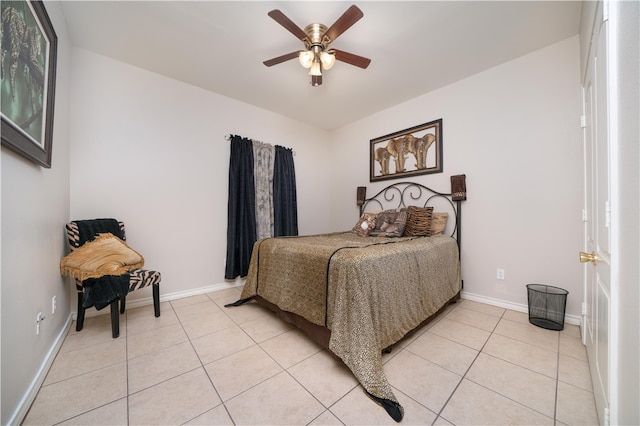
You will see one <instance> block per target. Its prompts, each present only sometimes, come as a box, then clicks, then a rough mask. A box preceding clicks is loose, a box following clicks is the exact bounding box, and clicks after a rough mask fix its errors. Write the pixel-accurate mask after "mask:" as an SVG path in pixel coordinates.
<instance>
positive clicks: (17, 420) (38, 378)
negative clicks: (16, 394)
mask: <svg viewBox="0 0 640 426" xmlns="http://www.w3.org/2000/svg"><path fill="white" fill-rule="evenodd" d="M71 322H72V318H71V314H70V315H69V317H67V322H66V323H65V325H64V327H62V330H61V331H60V333H58V335H57V336H56V339H55V340H54V342H53V345H51V348H50V349H49V352H47V355H46V356H45V357H44V360H43V361H42V364H41V365H40V368H39V369H38V372H37V373H36V375H35V377H34V378H33V380H31V383H30V384H29V387H28V388H27V391H26V392H25V394H24V395H23V396H22V399H21V400H20V402H19V403H18V406H17V407H16V411H15V412H14V413H13V415H12V416H11V417H10V418H9V421H8V422H7V424H8V425H19V424H22V422H23V421H24V418H25V416H26V415H27V412H28V411H29V408H30V407H31V404H33V401H34V400H35V399H36V395H38V391H39V390H40V387H41V386H42V383H44V379H45V378H46V377H47V374H48V373H49V369H50V368H51V365H52V364H53V361H54V360H55V359H56V355H58V352H59V351H60V347H61V346H62V344H63V343H64V339H65V338H66V337H67V333H68V332H69V328H70V327H71Z"/></svg>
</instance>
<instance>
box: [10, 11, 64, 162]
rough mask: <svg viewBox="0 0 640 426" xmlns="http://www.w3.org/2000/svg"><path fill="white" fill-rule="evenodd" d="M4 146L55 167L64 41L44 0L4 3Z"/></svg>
mask: <svg viewBox="0 0 640 426" xmlns="http://www.w3.org/2000/svg"><path fill="white" fill-rule="evenodd" d="M1 16H2V79H1V80H0V90H1V91H2V95H1V96H0V98H1V99H2V101H1V103H2V109H1V110H2V111H1V112H2V114H1V116H2V117H1V118H2V145H3V146H6V147H8V148H10V149H12V150H14V151H16V152H17V153H19V154H20V155H22V156H24V157H25V158H27V159H29V160H31V161H33V162H35V163H37V164H40V165H41V166H43V167H47V168H50V167H51V149H52V138H53V134H52V133H53V107H54V99H55V84H56V59H57V47H58V37H57V36H56V33H55V31H54V30H53V25H52V24H51V20H50V19H49V15H48V14H47V11H46V9H45V7H44V5H43V4H42V2H41V1H26V0H16V1H3V2H2V15H1Z"/></svg>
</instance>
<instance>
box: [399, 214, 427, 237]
mask: <svg viewBox="0 0 640 426" xmlns="http://www.w3.org/2000/svg"><path fill="white" fill-rule="evenodd" d="M407 213H408V215H409V217H408V218H407V226H406V228H404V236H405V237H428V236H430V235H431V215H432V213H433V207H416V206H409V207H407Z"/></svg>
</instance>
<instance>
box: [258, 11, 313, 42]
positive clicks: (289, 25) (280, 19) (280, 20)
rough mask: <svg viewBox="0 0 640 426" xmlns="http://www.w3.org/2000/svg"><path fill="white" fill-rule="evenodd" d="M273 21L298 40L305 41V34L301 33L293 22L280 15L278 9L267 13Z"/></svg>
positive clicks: (282, 14)
mask: <svg viewBox="0 0 640 426" xmlns="http://www.w3.org/2000/svg"><path fill="white" fill-rule="evenodd" d="M267 15H269V16H270V17H271V18H273V20H274V21H276V22H277V23H278V24H280V25H282V26H283V27H285V28H286V29H287V30H288V31H289V32H290V33H291V34H293V35H294V36H296V38H299V39H300V40H301V41H303V42H304V41H305V40H307V34H306V33H305V32H304V31H302V29H301V28H300V27H299V26H297V25H296V24H294V23H293V21H292V20H291V19H289V18H287V16H286V15H285V14H284V13H282V12H281V11H280V10H279V9H273V10H272V11H271V12H269V13H267Z"/></svg>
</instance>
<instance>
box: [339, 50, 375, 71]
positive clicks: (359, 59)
mask: <svg viewBox="0 0 640 426" xmlns="http://www.w3.org/2000/svg"><path fill="white" fill-rule="evenodd" d="M330 52H334V53H335V55H336V60H337V61H342V62H346V63H347V64H351V65H353V66H356V67H359V68H367V67H368V66H369V64H370V63H371V59H369V58H365V57H364V56H358V55H354V54H353V53H349V52H345V51H344V50H338V49H331V50H330Z"/></svg>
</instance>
